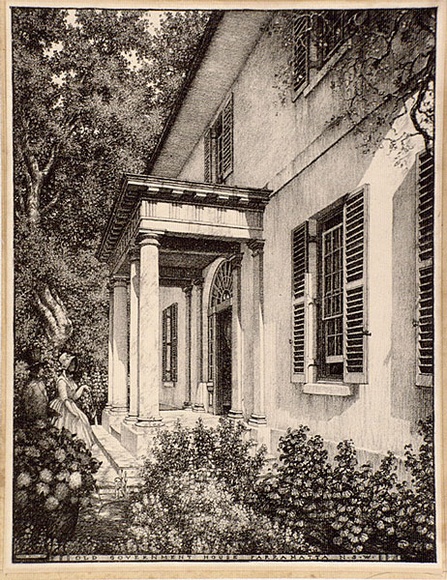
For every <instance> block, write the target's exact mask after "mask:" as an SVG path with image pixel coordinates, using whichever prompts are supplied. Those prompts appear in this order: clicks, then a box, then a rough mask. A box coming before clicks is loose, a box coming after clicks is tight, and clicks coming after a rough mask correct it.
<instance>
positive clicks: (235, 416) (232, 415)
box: [228, 409, 244, 421]
mask: <svg viewBox="0 0 447 580" xmlns="http://www.w3.org/2000/svg"><path fill="white" fill-rule="evenodd" d="M228 418H229V419H232V420H233V421H241V420H242V419H243V418H244V414H243V413H242V411H238V410H237V409H231V410H230V412H229V413H228Z"/></svg>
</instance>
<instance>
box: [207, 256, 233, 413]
mask: <svg viewBox="0 0 447 580" xmlns="http://www.w3.org/2000/svg"><path fill="white" fill-rule="evenodd" d="M232 308H233V266H232V263H231V262H230V261H229V260H225V261H223V262H222V263H221V264H220V266H219V267H218V269H217V270H216V273H215V274H214V279H213V283H212V285H211V291H210V298H209V307H208V379H209V384H210V386H211V385H212V388H211V389H210V390H209V395H208V396H209V399H208V407H209V410H210V411H211V412H213V413H214V414H215V415H227V414H228V413H229V411H230V409H231V404H232V399H231V393H232V339H233V338H232V335H233V332H232Z"/></svg>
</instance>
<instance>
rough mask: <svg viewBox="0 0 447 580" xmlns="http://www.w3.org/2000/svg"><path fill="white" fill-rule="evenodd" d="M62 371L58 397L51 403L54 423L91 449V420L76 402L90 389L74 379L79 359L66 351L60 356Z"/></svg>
mask: <svg viewBox="0 0 447 580" xmlns="http://www.w3.org/2000/svg"><path fill="white" fill-rule="evenodd" d="M59 362H60V364H61V367H62V372H61V374H60V376H59V378H58V379H57V391H58V395H59V396H58V397H57V399H54V401H52V402H51V403H50V407H51V408H52V409H54V410H55V411H56V413H57V415H56V416H55V417H54V418H53V424H54V425H55V426H56V427H58V428H59V429H62V427H65V429H67V430H68V431H70V433H73V435H77V436H78V437H79V438H80V439H83V440H84V441H85V443H86V445H87V447H88V448H89V449H90V448H91V446H92V445H93V432H92V428H91V425H90V422H89V420H88V418H87V416H86V415H85V413H83V412H82V411H81V409H80V408H79V407H78V406H77V405H76V402H75V401H77V400H78V399H79V397H80V396H81V395H82V393H83V392H84V391H89V388H88V387H87V385H81V386H80V387H78V385H77V384H76V383H75V381H74V379H73V373H75V372H76V369H77V365H78V363H77V359H76V357H75V356H74V355H71V354H68V353H66V352H64V353H63V354H61V356H60V357H59Z"/></svg>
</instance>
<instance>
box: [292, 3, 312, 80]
mask: <svg viewBox="0 0 447 580" xmlns="http://www.w3.org/2000/svg"><path fill="white" fill-rule="evenodd" d="M292 42H293V90H294V91H297V90H298V89H299V88H300V87H301V86H302V85H303V84H305V83H307V82H308V80H309V42H310V34H309V16H308V15H307V14H304V13H302V12H301V13H300V12H298V13H297V14H295V16H294V18H293V33H292Z"/></svg>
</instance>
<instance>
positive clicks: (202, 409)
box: [192, 404, 205, 413]
mask: <svg viewBox="0 0 447 580" xmlns="http://www.w3.org/2000/svg"><path fill="white" fill-rule="evenodd" d="M192 410H193V412H194V413H205V407H204V406H203V405H202V404H199V405H193V407H192Z"/></svg>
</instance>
